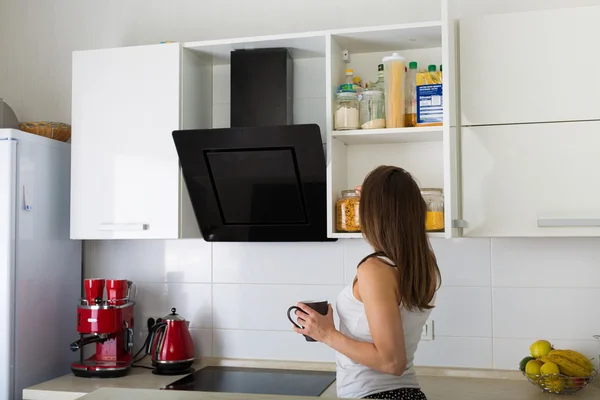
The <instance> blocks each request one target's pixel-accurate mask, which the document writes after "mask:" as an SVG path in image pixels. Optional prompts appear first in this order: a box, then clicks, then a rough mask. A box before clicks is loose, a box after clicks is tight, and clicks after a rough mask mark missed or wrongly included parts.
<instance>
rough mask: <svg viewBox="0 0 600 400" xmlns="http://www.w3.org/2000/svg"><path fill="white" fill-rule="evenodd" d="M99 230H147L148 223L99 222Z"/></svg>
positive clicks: (148, 227)
mask: <svg viewBox="0 0 600 400" xmlns="http://www.w3.org/2000/svg"><path fill="white" fill-rule="evenodd" d="M99 229H100V230H101V231H113V232H114V231H147V230H149V229H150V224H136V223H128V224H100V227H99Z"/></svg>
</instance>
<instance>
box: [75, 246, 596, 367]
mask: <svg viewBox="0 0 600 400" xmlns="http://www.w3.org/2000/svg"><path fill="white" fill-rule="evenodd" d="M432 245H433V248H434V250H435V253H436V255H437V258H438V262H439V265H440V269H441V271H442V276H443V285H442V288H441V289H440V291H439V292H438V296H437V299H436V302H437V307H436V308H435V310H434V311H433V313H432V319H433V320H434V325H435V326H434V332H435V340H433V341H424V342H421V344H420V346H419V350H418V352H417V355H416V357H415V363H416V364H417V365H427V366H448V367H469V368H497V369H514V368H515V367H516V363H517V362H518V361H519V360H520V359H521V358H522V357H523V356H524V355H526V354H527V351H528V347H529V344H530V343H531V342H532V341H534V340H535V339H538V338H547V339H549V340H551V341H552V342H553V343H555V344H556V345H557V346H564V347H573V348H576V349H579V350H582V351H584V352H585V353H586V354H588V355H589V356H590V357H596V358H597V357H598V345H597V344H596V343H595V342H594V341H592V340H591V336H592V335H593V334H600V318H598V317H597V315H595V314H594V311H593V310H595V308H594V305H595V304H600V265H599V263H598V260H599V259H600V239H595V238H594V239H492V240H490V239H455V240H444V239H434V240H432ZM368 253H369V247H368V246H367V245H366V243H365V242H363V241H362V240H341V241H338V242H336V243H215V244H213V245H211V244H208V243H206V242H204V241H203V240H177V241H104V242H86V244H85V275H86V277H113V278H128V279H131V280H134V281H136V282H137V285H138V305H137V308H136V317H137V321H138V327H139V329H138V331H139V332H140V334H139V338H138V339H139V340H138V343H141V341H143V338H144V337H145V326H144V325H145V322H144V321H145V320H146V319H147V318H148V317H149V316H153V317H159V316H163V315H165V314H167V313H168V312H169V310H170V309H171V307H177V309H178V312H180V313H181V314H182V315H183V316H184V317H186V318H188V319H190V320H191V325H190V326H191V329H192V334H193V337H194V340H195V343H196V347H197V352H198V354H200V355H203V356H217V357H231V358H259V359H280V360H302V361H333V360H334V353H333V352H332V351H331V350H330V349H328V348H327V347H325V346H323V345H321V344H315V343H306V342H304V341H303V339H302V338H301V337H298V336H297V335H296V334H295V333H294V332H293V331H291V329H290V328H289V323H288V321H287V319H286V317H285V312H286V310H287V307H288V306H289V305H292V304H294V303H295V302H296V301H298V300H303V299H304V300H307V299H309V298H310V299H327V300H329V301H330V302H335V299H336V296H337V294H338V292H339V291H340V290H341V289H342V287H343V286H344V284H347V283H349V282H351V280H352V278H353V277H354V272H355V268H356V264H357V263H358V262H359V260H360V259H361V258H362V257H364V255H366V254H368Z"/></svg>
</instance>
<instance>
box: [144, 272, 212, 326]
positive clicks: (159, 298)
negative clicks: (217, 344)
mask: <svg viewBox="0 0 600 400" xmlns="http://www.w3.org/2000/svg"><path fill="white" fill-rule="evenodd" d="M137 285H138V296H137V298H136V306H135V313H136V320H137V321H138V324H142V326H144V327H145V326H146V321H147V320H148V318H150V317H152V318H154V319H156V318H162V317H164V316H166V315H168V314H170V312H171V308H176V309H177V314H180V315H181V316H182V317H183V318H185V319H186V320H188V321H190V328H212V285H210V284H205V283H145V282H138V283H137ZM138 326H139V325H138Z"/></svg>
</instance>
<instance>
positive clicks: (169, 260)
mask: <svg viewBox="0 0 600 400" xmlns="http://www.w3.org/2000/svg"><path fill="white" fill-rule="evenodd" d="M211 251H212V250H211V245H210V243H207V242H205V241H204V240H131V241H122V240H113V241H94V242H84V255H85V256H84V257H85V259H84V260H85V263H84V275H85V276H86V277H90V278H105V279H129V280H132V281H134V282H156V283H160V282H174V283H176V282H180V283H211V259H212V255H211Z"/></svg>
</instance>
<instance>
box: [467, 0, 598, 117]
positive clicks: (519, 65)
mask: <svg viewBox="0 0 600 400" xmlns="http://www.w3.org/2000/svg"><path fill="white" fill-rule="evenodd" d="M598 20H600V7H581V8H568V9H557V10H545V11H534V12H525V13H513V14H500V15H488V16H483V17H476V18H470V19H463V20H461V21H460V89H461V96H460V97H461V125H463V126H471V125H490V124H513V123H530V122H546V121H578V120H579V121H581V120H596V119H600V108H599V107H598V106H597V99H596V97H597V93H598V92H599V91H600V75H599V74H597V73H594V66H595V65H598V62H599V61H600V58H599V56H598V52H597V51H595V50H594V49H596V48H597V38H598V37H599V36H600V25H599V24H598Z"/></svg>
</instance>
